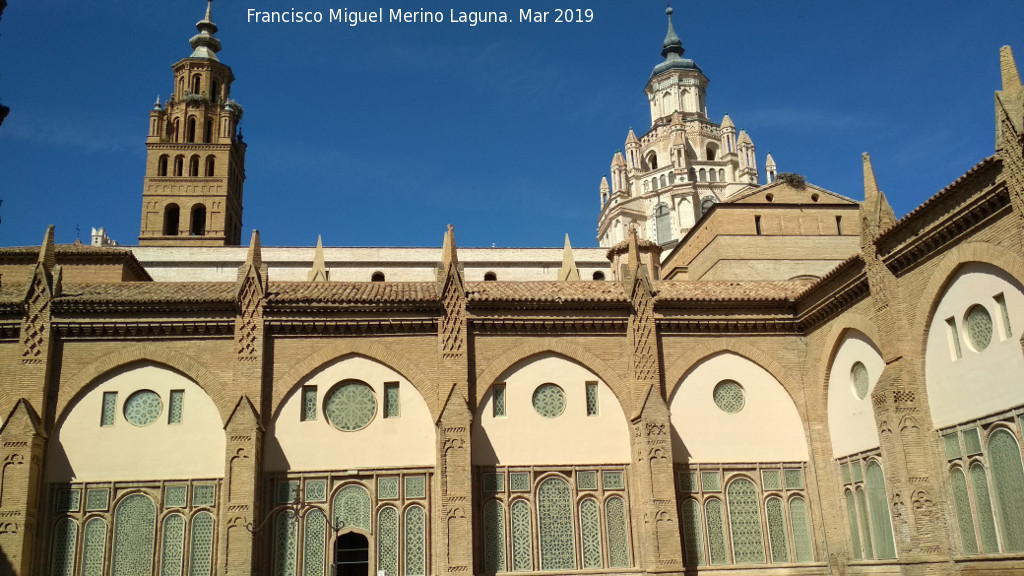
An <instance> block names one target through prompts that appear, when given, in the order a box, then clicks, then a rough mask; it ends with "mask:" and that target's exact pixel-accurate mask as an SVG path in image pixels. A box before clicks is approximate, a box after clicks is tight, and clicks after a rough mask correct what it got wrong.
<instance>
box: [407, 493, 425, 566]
mask: <svg viewBox="0 0 1024 576" xmlns="http://www.w3.org/2000/svg"><path fill="white" fill-rule="evenodd" d="M426 525H427V524H426V515H425V514H424V512H423V507H422V506H417V505H413V506H410V507H409V508H407V509H406V511H405V573H406V575H407V576H424V575H425V574H426V573H427V530H426Z"/></svg>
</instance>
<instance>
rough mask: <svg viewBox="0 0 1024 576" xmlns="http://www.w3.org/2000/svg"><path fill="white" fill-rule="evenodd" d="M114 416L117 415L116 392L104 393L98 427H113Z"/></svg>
mask: <svg viewBox="0 0 1024 576" xmlns="http://www.w3.org/2000/svg"><path fill="white" fill-rule="evenodd" d="M115 414H117V392H104V393H103V408H102V410H101V412H100V426H113V425H114V415H115Z"/></svg>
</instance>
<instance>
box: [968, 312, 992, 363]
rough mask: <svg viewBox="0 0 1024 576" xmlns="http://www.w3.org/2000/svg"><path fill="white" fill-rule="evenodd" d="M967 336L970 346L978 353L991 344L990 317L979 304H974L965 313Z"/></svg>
mask: <svg viewBox="0 0 1024 576" xmlns="http://www.w3.org/2000/svg"><path fill="white" fill-rule="evenodd" d="M967 335H968V336H969V337H970V339H971V346H973V347H974V349H975V350H977V351H978V352H981V351H982V350H984V349H985V348H988V345H989V344H991V343H992V316H991V315H989V313H988V310H986V309H985V307H984V306H982V305H981V304H975V305H974V306H971V309H970V310H968V311H967Z"/></svg>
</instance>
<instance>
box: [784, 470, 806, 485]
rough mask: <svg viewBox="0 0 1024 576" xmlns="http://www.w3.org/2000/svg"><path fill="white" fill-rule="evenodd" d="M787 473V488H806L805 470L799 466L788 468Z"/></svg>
mask: <svg viewBox="0 0 1024 576" xmlns="http://www.w3.org/2000/svg"><path fill="white" fill-rule="evenodd" d="M785 475H786V490H803V489H804V471H803V470H800V469H799V468H787V469H786V471H785Z"/></svg>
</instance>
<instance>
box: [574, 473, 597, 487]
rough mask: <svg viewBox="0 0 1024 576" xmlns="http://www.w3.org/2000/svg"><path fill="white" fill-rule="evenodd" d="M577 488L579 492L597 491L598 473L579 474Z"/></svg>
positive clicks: (577, 475)
mask: <svg viewBox="0 0 1024 576" xmlns="http://www.w3.org/2000/svg"><path fill="white" fill-rule="evenodd" d="M576 488H577V489H579V490H597V472H595V471H593V470H581V471H579V472H577V473H576Z"/></svg>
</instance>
